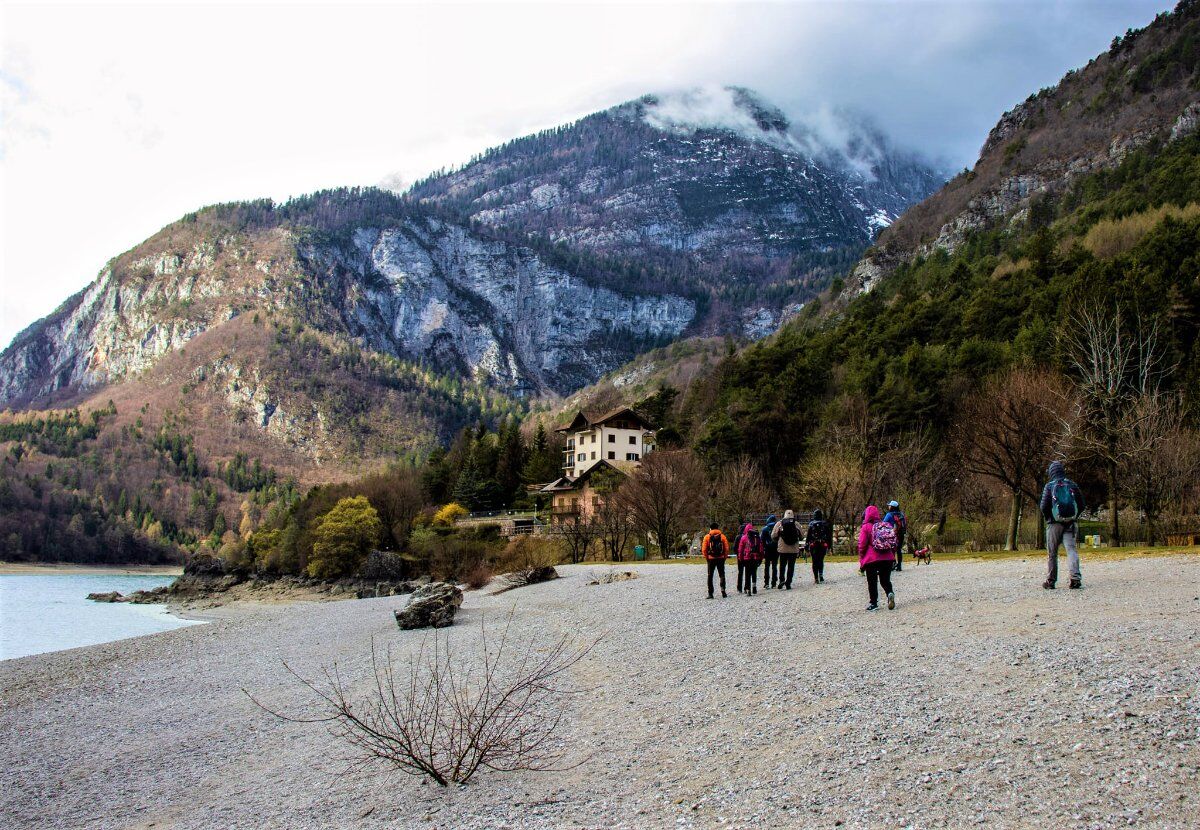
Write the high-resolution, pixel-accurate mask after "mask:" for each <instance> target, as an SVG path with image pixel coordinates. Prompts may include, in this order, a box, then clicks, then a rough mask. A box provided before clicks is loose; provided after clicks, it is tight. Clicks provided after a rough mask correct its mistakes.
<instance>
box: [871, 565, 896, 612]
mask: <svg viewBox="0 0 1200 830" xmlns="http://www.w3.org/2000/svg"><path fill="white" fill-rule="evenodd" d="M880 585H882V586H883V593H884V594H885V595H886V594H890V593H891V592H892V563H891V562H872V563H871V564H870V565H867V594H868V595H869V596H870V597H871V604H872V605H878V604H879V586H880Z"/></svg>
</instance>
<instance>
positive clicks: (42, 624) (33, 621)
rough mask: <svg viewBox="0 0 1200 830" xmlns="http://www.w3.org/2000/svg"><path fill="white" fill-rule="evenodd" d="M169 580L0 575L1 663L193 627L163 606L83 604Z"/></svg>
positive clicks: (169, 578)
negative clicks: (106, 594) (102, 595)
mask: <svg viewBox="0 0 1200 830" xmlns="http://www.w3.org/2000/svg"><path fill="white" fill-rule="evenodd" d="M173 580H174V577H172V576H148V575H143V574H123V573H111V574H105V573H88V574H0V660H11V659H12V658H14V657H24V656H26V655H29V654H42V653H44V652H47V651H59V650H61V649H64V648H77V647H78V646H90V645H95V644H96V643H107V642H111V641H112V640H123V639H125V638H126V637H137V636H140V635H142V634H154V633H155V632H158V631H169V630H170V629H172V628H181V627H183V626H185V625H196V624H197V622H198V621H196V620H184V619H180V618H179V617H175V616H172V615H171V614H168V613H167V607H166V606H165V605H130V604H128V603H123V602H122V603H115V602H92V601H90V600H88V599H86V597H87V595H88V594H90V593H92V592H95V591H120V592H121V593H122V594H129V593H132V592H133V591H137V590H139V589H140V590H148V589H150V588H156V587H158V586H159V585H168V584H170V583H171V582H172V581H173Z"/></svg>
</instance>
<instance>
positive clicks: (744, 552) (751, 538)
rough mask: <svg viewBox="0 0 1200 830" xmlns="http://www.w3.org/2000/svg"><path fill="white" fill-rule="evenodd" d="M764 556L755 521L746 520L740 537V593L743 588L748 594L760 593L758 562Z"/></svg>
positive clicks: (738, 545) (738, 561) (738, 560)
mask: <svg viewBox="0 0 1200 830" xmlns="http://www.w3.org/2000/svg"><path fill="white" fill-rule="evenodd" d="M762 558H763V543H762V538H761V537H760V536H759V535H758V531H756V530H755V529H754V523H753V522H746V526H745V527H743V528H742V535H741V536H739V537H738V544H737V563H738V593H739V594H740V593H741V592H742V591H743V590H745V592H746V596H749V595H750V594H757V593H758V563H759V562H761V561H762Z"/></svg>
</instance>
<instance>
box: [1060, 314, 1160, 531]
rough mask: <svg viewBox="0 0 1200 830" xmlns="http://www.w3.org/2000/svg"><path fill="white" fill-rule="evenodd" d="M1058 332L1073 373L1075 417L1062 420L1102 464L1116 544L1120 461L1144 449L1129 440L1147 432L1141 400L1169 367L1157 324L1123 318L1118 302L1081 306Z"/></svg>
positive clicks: (1151, 392)
mask: <svg viewBox="0 0 1200 830" xmlns="http://www.w3.org/2000/svg"><path fill="white" fill-rule="evenodd" d="M1072 322H1073V325H1072V326H1070V327H1069V328H1068V329H1067V330H1066V332H1065V333H1064V334H1063V341H1064V343H1065V346H1066V351H1067V353H1068V355H1069V358H1070V361H1071V367H1072V370H1073V374H1074V379H1075V393H1076V394H1075V396H1074V404H1075V410H1076V411H1075V418H1073V419H1069V420H1066V421H1064V424H1065V425H1066V426H1067V427H1068V428H1069V430H1070V437H1071V438H1072V439H1073V440H1074V442H1075V445H1076V446H1077V447H1079V448H1080V449H1081V450H1083V451H1084V452H1086V453H1088V454H1089V455H1090V456H1091V457H1093V458H1095V459H1096V460H1097V461H1099V462H1100V463H1101V464H1103V465H1104V469H1105V474H1106V479H1107V484H1108V507H1109V534H1110V537H1111V540H1112V542H1111V543H1112V544H1113V545H1116V546H1119V545H1120V544H1121V525H1120V511H1119V509H1118V507H1119V499H1120V494H1121V486H1120V478H1119V477H1120V472H1121V468H1122V466H1123V465H1125V464H1127V463H1130V462H1132V461H1133V460H1134V459H1136V458H1137V457H1138V455H1139V454H1142V453H1144V452H1146V451H1148V446H1149V445H1147V444H1144V443H1142V444H1139V442H1137V441H1136V440H1133V439H1134V437H1135V436H1136V435H1137V434H1141V435H1143V436H1146V435H1148V433H1146V431H1145V430H1141V429H1140V428H1139V426H1138V421H1139V418H1140V417H1142V415H1141V414H1139V413H1145V412H1148V411H1149V408H1148V407H1146V406H1144V405H1143V404H1142V403H1141V402H1143V401H1145V400H1147V399H1149V398H1152V397H1153V396H1155V395H1157V394H1158V392H1159V388H1160V386H1161V384H1162V381H1163V379H1164V378H1165V377H1166V375H1167V374H1168V372H1169V371H1170V367H1168V366H1167V365H1166V362H1165V359H1164V356H1163V349H1162V348H1161V345H1160V343H1159V326H1158V323H1157V322H1150V321H1146V320H1144V319H1142V318H1141V317H1140V316H1137V315H1135V316H1134V319H1133V321H1132V323H1129V324H1127V323H1126V320H1125V319H1124V317H1123V315H1122V312H1121V309H1120V307H1117V308H1116V309H1115V310H1114V311H1112V312H1109V311H1107V310H1106V309H1104V308H1103V307H1100V306H1085V307H1084V308H1083V309H1082V310H1081V311H1080V312H1079V314H1078V315H1077V316H1076V319H1075V320H1073V321H1072Z"/></svg>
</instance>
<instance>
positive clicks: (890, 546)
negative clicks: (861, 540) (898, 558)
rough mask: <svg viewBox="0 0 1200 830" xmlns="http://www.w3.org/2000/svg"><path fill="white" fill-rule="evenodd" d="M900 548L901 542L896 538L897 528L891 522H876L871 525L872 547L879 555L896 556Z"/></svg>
mask: <svg viewBox="0 0 1200 830" xmlns="http://www.w3.org/2000/svg"><path fill="white" fill-rule="evenodd" d="M899 546H900V541H899V539H897V538H896V528H895V527H893V526H892V525H891V524H890V523H889V522H876V523H875V524H873V525H871V547H872V548H874V549H875V550H876V551H877V552H878V553H884V554H887V555H888V556H895V555H896V548H898V547H899Z"/></svg>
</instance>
